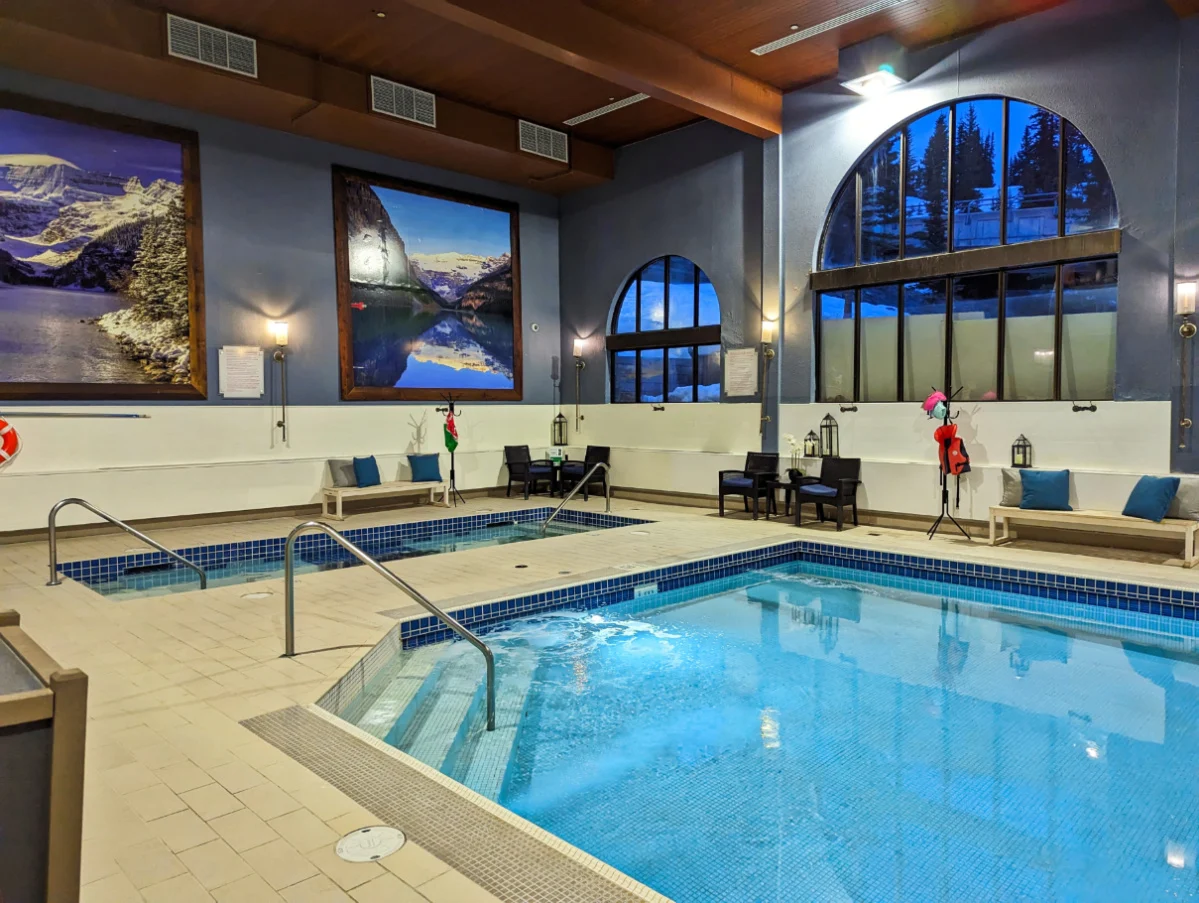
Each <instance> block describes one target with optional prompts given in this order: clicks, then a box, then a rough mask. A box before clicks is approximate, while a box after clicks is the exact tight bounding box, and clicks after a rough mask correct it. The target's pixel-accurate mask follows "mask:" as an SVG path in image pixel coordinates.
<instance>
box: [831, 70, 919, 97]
mask: <svg viewBox="0 0 1199 903" xmlns="http://www.w3.org/2000/svg"><path fill="white" fill-rule="evenodd" d="M902 84H906V82H905V80H904V79H902V78H900V77H899V76H898V75H896V74H895V69H894V68H893V67H892V66H890V65H888V64H886V63H883V65H881V66H879V67H878V70H877V71H876V72H871V73H869V74H867V75H863V76H861V77H860V78H853V79H850V80H849V81H847V82H841V87H842V88H848V89H849V90H850V91H853V92H854V93H855V94H861V95H862V96H863V97H878V96H880V95H882V94H886V93H887V92H889V91H894V90H895V89H896V88H898V87H899V86H900V85H902Z"/></svg>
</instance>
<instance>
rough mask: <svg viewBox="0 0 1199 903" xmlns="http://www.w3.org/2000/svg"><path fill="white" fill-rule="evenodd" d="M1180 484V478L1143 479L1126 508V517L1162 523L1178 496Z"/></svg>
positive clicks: (1134, 488) (1135, 488)
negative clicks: (1175, 497)
mask: <svg viewBox="0 0 1199 903" xmlns="http://www.w3.org/2000/svg"><path fill="white" fill-rule="evenodd" d="M1178 483H1179V480H1178V477H1141V478H1140V479H1139V480H1137V485H1136V486H1134V487H1133V488H1132V494H1131V495H1129V497H1128V503H1127V504H1126V505H1125V506H1124V516H1125V517H1139V518H1142V519H1143V520H1151V521H1155V522H1160V521H1161V519H1162V518H1163V517H1165V516H1166V512H1167V511H1169V510H1170V503H1171V502H1172V501H1174V496H1175V495H1177V494H1178Z"/></svg>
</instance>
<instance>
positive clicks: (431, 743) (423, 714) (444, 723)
mask: <svg viewBox="0 0 1199 903" xmlns="http://www.w3.org/2000/svg"><path fill="white" fill-rule="evenodd" d="M485 673H486V672H485V671H484V665H483V658H482V656H480V655H479V653H478V651H477V650H476V649H475V648H474V647H473V646H471V645H470V644H469V643H463V642H457V643H451V644H450V647H449V648H448V649H446V650H444V653H443V655H442V657H441V658H440V659H439V660H438V662H437V665H436V666H435V667H434V668H433V670H432V671H431V672H430V673H429V675H428V676H427V677H426V678H425V680H424V682H423V683H422V685H421V687H420V689H419V690H418V691H417V692H416V695H415V696H414V697H413V698H412V701H411V702H409V704H408V706H407V707H406V708H405V709H404V712H403V713H402V714H401V716H400V719H399V720H398V721H397V722H396V724H395V728H394V729H393V730H392V731H391V733H390V734H389V735H388V737H387V742H388V743H390V744H391V745H393V746H395V747H396V748H397V749H401V750H403V751H404V752H406V753H408V754H409V755H410V756H413V757H415V758H417V759H420V760H421V761H422V762H424V763H426V764H427V765H432V766H433V767H434V768H437V769H440V768H441V766H442V763H443V762H444V761H445V758H446V755H447V754H448V753H449V751H450V749H451V747H452V746H453V745H454V738H455V737H456V736H457V735H458V730H459V728H460V727H461V726H462V722H463V720H464V719H465V718H466V716H467V714H468V713H469V712H470V710H471V705H472V702H473V701H474V699H475V696H476V694H477V692H478V690H479V687H480V685H482V684H483V683H485V679H484V675H485Z"/></svg>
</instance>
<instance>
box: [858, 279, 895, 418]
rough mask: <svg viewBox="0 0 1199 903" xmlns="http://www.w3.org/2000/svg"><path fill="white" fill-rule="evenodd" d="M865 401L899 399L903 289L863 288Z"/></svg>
mask: <svg viewBox="0 0 1199 903" xmlns="http://www.w3.org/2000/svg"><path fill="white" fill-rule="evenodd" d="M861 304H862V306H861V308H860V311H859V313H860V316H861V317H862V401H898V400H899V361H898V355H899V286H898V285H876V286H871V287H870V288H864V289H862V301H861Z"/></svg>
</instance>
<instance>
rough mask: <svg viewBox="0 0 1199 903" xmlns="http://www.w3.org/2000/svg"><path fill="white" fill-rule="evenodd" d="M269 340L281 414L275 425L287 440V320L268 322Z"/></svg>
mask: <svg viewBox="0 0 1199 903" xmlns="http://www.w3.org/2000/svg"><path fill="white" fill-rule="evenodd" d="M268 328H269V330H270V334H271V340H272V341H273V342H274V343H275V353H274V354H273V355H272V358H273V359H274V360H275V361H276V362H277V363H278V364H279V400H280V401H281V402H282V416H281V417H280V418H279V420H278V421H276V422H275V426H277V427H279V428H280V429H281V430H283V441H284V442H286V441H287V353H286V352H285V351H284V350H283V349H284V348H286V347H287V321H286V320H271V321H270V323H269V324H268Z"/></svg>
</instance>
